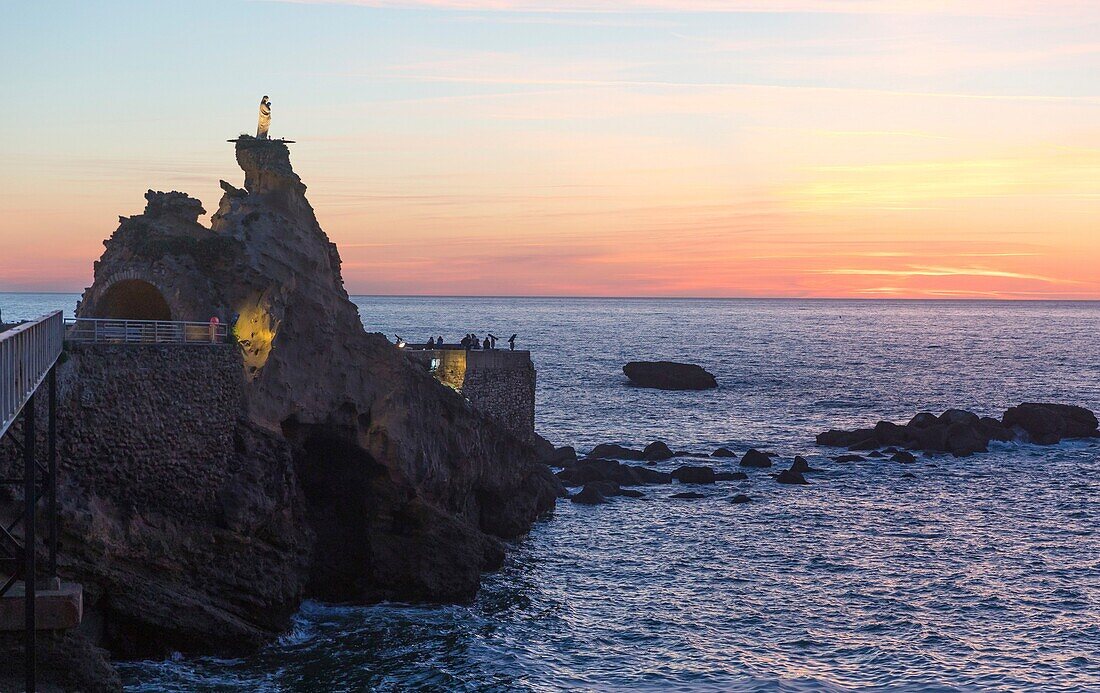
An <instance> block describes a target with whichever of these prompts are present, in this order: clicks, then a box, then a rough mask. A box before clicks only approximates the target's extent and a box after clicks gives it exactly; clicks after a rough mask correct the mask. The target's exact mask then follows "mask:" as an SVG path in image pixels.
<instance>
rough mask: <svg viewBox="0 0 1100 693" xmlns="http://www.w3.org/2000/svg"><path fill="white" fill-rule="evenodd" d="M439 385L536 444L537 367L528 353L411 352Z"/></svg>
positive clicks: (416, 350) (408, 352)
mask: <svg viewBox="0 0 1100 693" xmlns="http://www.w3.org/2000/svg"><path fill="white" fill-rule="evenodd" d="M405 353H406V354H407V355H408V357H409V358H410V359H412V360H414V361H416V362H417V363H420V364H422V365H423V366H424V367H425V368H431V367H432V365H433V363H434V366H435V368H434V371H433V373H434V375H435V377H436V378H437V379H439V381H440V382H442V383H443V384H445V385H449V386H450V387H453V388H455V389H456V390H458V391H460V392H461V393H462V394H463V395H464V396H465V397H466V399H468V400H469V401H470V404H472V405H473V406H474V407H475V408H476V409H477V410H478V411H481V412H482V413H485V414H487V415H489V416H491V417H492V418H494V419H495V420H497V421H498V422H500V423H502V424H503V425H504V426H505V427H506V428H507V429H508V430H510V431H511V432H512V433H514V434H515V435H516V436H518V437H519V438H520V439H521V440H523V441H525V442H528V443H534V441H535V365H534V364H533V363H532V362H531V352H529V351H505V350H503V349H494V350H488V351H486V350H478V349H475V350H470V351H465V350H461V349H409V350H407V351H406V352H405Z"/></svg>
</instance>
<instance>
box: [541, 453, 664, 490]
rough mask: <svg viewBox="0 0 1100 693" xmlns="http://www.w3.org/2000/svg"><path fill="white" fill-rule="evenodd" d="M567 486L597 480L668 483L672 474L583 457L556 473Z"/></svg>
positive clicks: (581, 484) (628, 483) (622, 482)
mask: <svg viewBox="0 0 1100 693" xmlns="http://www.w3.org/2000/svg"><path fill="white" fill-rule="evenodd" d="M557 476H558V479H560V480H561V481H562V483H564V484H565V485H567V486H583V485H585V484H590V483H594V482H599V481H610V482H614V483H616V484H621V485H623V486H637V485H641V484H668V483H671V482H672V475H671V474H669V473H667V472H659V471H657V470H655V469H647V468H646V467H633V466H631V465H628V464H623V463H621V462H619V461H617V460H603V459H584V460H579V461H578V462H577V463H576V464H575V465H573V466H572V467H570V468H566V469H563V470H562V471H560V472H558V474H557Z"/></svg>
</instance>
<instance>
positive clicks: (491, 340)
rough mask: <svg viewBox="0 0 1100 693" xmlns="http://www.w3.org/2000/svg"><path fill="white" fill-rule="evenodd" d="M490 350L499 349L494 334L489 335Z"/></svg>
mask: <svg viewBox="0 0 1100 693" xmlns="http://www.w3.org/2000/svg"><path fill="white" fill-rule="evenodd" d="M489 348H490V349H496V348H497V338H496V337H494V336H493V335H492V334H490V335H489Z"/></svg>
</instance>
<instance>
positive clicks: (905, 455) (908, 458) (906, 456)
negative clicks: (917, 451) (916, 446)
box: [890, 450, 917, 463]
mask: <svg viewBox="0 0 1100 693" xmlns="http://www.w3.org/2000/svg"><path fill="white" fill-rule="evenodd" d="M890 461H891V462H904V463H910V462H916V461H917V458H916V457H914V456H913V453H911V452H906V451H905V450H899V451H897V452H895V453H894V456H893V457H891V458H890Z"/></svg>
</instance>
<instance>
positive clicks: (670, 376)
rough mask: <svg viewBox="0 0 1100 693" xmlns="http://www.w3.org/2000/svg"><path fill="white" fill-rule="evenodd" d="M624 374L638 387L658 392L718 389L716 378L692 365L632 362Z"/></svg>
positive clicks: (671, 362)
mask: <svg viewBox="0 0 1100 693" xmlns="http://www.w3.org/2000/svg"><path fill="white" fill-rule="evenodd" d="M623 373H625V374H626V377H627V378H630V382H632V383H633V384H634V385H636V386H638V387H648V388H655V389H658V390H710V389H712V388H716V387H718V381H717V380H715V379H714V376H713V375H712V374H710V373H708V372H707V371H705V370H703V368H702V367H701V366H697V365H695V364H692V363H676V362H674V361H631V362H630V363H628V364H626V365H625V366H623Z"/></svg>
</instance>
